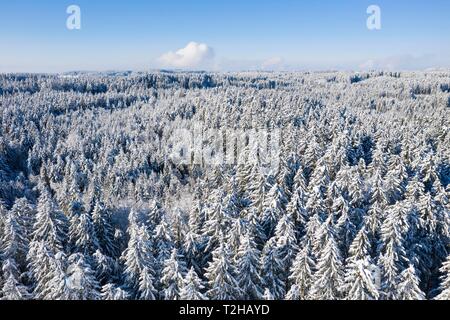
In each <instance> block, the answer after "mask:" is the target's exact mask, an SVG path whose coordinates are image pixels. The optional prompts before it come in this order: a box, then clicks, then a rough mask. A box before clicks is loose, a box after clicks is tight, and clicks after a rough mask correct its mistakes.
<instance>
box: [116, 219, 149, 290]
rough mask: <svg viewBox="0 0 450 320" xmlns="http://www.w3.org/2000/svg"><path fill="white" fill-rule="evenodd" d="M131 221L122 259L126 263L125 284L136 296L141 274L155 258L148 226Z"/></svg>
mask: <svg viewBox="0 0 450 320" xmlns="http://www.w3.org/2000/svg"><path fill="white" fill-rule="evenodd" d="M130 223H131V224H130V225H129V226H128V235H129V237H130V239H129V241H128V246H127V248H126V249H125V251H124V252H123V253H122V256H121V260H122V262H123V264H124V271H123V275H124V277H125V286H126V287H127V288H128V289H129V290H130V292H132V293H133V297H134V295H135V294H136V293H137V290H138V288H139V277H140V275H141V274H142V272H143V270H144V268H145V267H149V268H150V267H151V266H152V264H153V261H154V258H153V256H152V252H151V241H150V238H149V235H148V233H147V229H146V227H145V226H137V225H136V222H133V221H130Z"/></svg>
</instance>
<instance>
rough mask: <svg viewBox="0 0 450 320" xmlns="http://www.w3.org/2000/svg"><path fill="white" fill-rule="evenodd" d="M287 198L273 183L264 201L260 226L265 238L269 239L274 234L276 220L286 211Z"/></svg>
mask: <svg viewBox="0 0 450 320" xmlns="http://www.w3.org/2000/svg"><path fill="white" fill-rule="evenodd" d="M286 204H287V198H286V195H285V193H284V191H283V190H282V189H281V188H280V186H279V185H278V184H277V183H275V184H274V185H273V187H272V188H271V189H270V191H269V192H268V194H267V195H266V197H265V199H264V211H263V214H262V217H261V224H262V226H263V228H264V232H265V235H266V238H267V239H268V238H271V237H272V236H273V234H274V232H275V227H276V225H277V223H278V220H279V219H280V218H281V217H282V216H283V214H284V213H285V211H286Z"/></svg>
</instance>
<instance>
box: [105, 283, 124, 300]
mask: <svg viewBox="0 0 450 320" xmlns="http://www.w3.org/2000/svg"><path fill="white" fill-rule="evenodd" d="M100 297H101V299H102V300H128V299H129V297H130V295H129V293H128V292H127V291H125V290H123V289H122V288H120V287H116V286H115V285H114V284H112V283H108V284H105V285H104V286H103V287H102V290H101V293H100Z"/></svg>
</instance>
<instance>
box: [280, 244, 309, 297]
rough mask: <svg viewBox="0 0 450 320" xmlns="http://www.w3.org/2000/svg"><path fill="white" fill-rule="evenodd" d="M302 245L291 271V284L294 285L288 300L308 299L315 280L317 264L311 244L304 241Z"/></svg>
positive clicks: (288, 294) (289, 292)
mask: <svg viewBox="0 0 450 320" xmlns="http://www.w3.org/2000/svg"><path fill="white" fill-rule="evenodd" d="M302 245H303V247H302V249H301V250H300V251H299V252H298V253H297V256H296V257H295V260H294V262H293V264H292V267H291V269H290V275H289V282H290V283H291V284H292V285H291V287H290V289H289V291H288V293H287V295H286V299H288V300H306V299H308V297H309V292H310V288H311V285H312V283H313V280H314V278H313V274H314V271H315V262H314V260H313V258H312V256H311V244H310V242H309V241H304V242H303V243H302Z"/></svg>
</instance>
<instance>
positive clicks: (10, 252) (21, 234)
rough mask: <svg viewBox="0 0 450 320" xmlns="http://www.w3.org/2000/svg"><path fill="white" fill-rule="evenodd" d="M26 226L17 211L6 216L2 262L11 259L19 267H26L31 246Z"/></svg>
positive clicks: (1, 252) (0, 245)
mask: <svg viewBox="0 0 450 320" xmlns="http://www.w3.org/2000/svg"><path fill="white" fill-rule="evenodd" d="M25 226H26V225H25V223H24V221H21V216H19V215H18V212H17V211H16V210H10V211H9V212H8V213H7V214H6V218H5V219H4V222H3V232H2V236H1V239H0V241H1V242H0V257H1V259H0V260H6V259H11V260H14V263H17V264H18V265H19V266H25V259H26V254H27V251H28V244H29V239H28V236H27V233H28V232H27V230H26V229H25Z"/></svg>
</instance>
